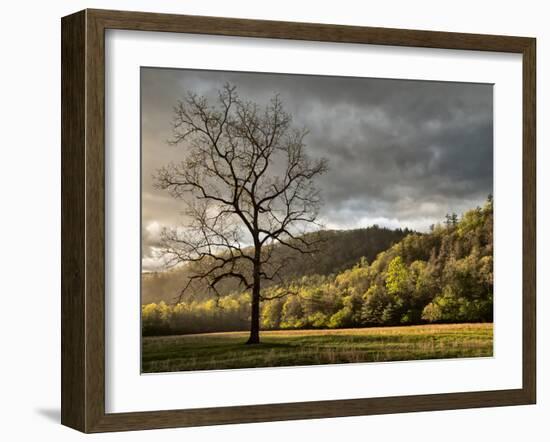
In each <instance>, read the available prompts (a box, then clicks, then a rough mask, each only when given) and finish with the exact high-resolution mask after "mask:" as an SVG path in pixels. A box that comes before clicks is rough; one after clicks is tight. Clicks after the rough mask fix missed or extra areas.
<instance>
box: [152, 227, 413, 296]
mask: <svg viewBox="0 0 550 442" xmlns="http://www.w3.org/2000/svg"><path fill="white" fill-rule="evenodd" d="M409 233H411V231H410V230H407V229H405V230H401V229H397V230H391V229H386V228H381V227H378V226H371V227H368V228H365V229H356V230H326V231H322V232H318V233H315V234H309V235H306V237H308V236H312V235H315V238H314V239H315V241H317V242H318V244H317V246H316V248H317V249H318V252H316V253H313V254H311V255H302V254H299V253H298V252H296V251H295V250H292V249H288V248H282V247H277V246H276V247H275V250H274V252H273V258H274V259H273V261H275V262H278V261H281V259H282V258H283V256H282V255H286V256H289V257H290V258H292V259H291V260H289V261H290V262H289V265H287V266H286V267H285V268H284V269H283V270H282V272H281V277H282V278H283V279H284V280H286V281H290V280H293V279H296V278H297V277H302V276H305V275H329V274H331V273H338V272H340V271H342V270H345V269H348V268H350V267H352V266H353V265H354V264H355V263H356V262H358V261H359V260H360V259H361V257H365V258H366V259H368V260H374V259H375V258H376V256H377V255H378V253H380V252H382V251H384V250H386V249H387V248H388V247H390V246H391V245H393V244H395V243H397V242H399V241H400V240H401V239H403V238H404V237H405V236H407V235H408V234H409ZM190 273H192V266H191V265H189V266H182V267H179V268H175V269H172V270H169V271H166V272H155V273H144V274H142V276H141V297H142V298H141V302H142V304H149V303H152V302H156V303H158V302H161V301H164V302H166V303H168V304H171V303H173V302H174V299H175V298H176V297H177V295H178V293H179V291H180V290H181V288H182V287H183V286H184V285H185V283H186V281H187V278H188V275H189V274H190ZM268 282H269V281H266V283H268ZM266 285H269V284H266ZM218 288H219V291H220V293H221V294H222V295H227V294H230V293H232V292H234V291H236V290H237V288H238V284H237V281H235V280H226V281H224V282H222V283H221V284H219V287H218ZM211 296H212V294H211V293H209V292H208V290H207V289H206V285H205V284H203V285H201V284H200V283H199V284H196V285H195V286H193V287H191V288H190V290H189V291H188V292H187V293H186V296H185V299H183V300H184V301H192V300H194V301H200V300H207V299H209V298H210V297H211Z"/></svg>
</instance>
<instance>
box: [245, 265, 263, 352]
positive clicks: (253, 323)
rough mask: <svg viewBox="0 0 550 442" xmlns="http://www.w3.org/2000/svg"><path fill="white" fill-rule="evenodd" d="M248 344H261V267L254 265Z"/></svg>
mask: <svg viewBox="0 0 550 442" xmlns="http://www.w3.org/2000/svg"><path fill="white" fill-rule="evenodd" d="M246 343H247V344H259V343H260V265H259V264H254V285H253V287H252V305H251V312H250V337H249V338H248V341H246Z"/></svg>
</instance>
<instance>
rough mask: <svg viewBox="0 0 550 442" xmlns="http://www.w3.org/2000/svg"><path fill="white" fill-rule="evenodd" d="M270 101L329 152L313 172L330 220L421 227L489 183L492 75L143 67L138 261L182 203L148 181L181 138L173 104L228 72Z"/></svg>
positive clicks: (317, 148)
mask: <svg viewBox="0 0 550 442" xmlns="http://www.w3.org/2000/svg"><path fill="white" fill-rule="evenodd" d="M226 82H229V83H231V84H234V85H235V86H237V92H238V94H239V96H240V97H241V98H244V99H248V100H252V101H255V102H257V103H258V104H260V105H263V104H266V103H267V102H268V100H269V98H270V97H272V96H273V94H275V93H278V94H279V95H280V97H281V100H282V102H283V104H284V106H285V109H286V110H287V111H288V112H289V113H290V114H291V115H292V116H293V121H294V124H295V125H296V126H298V127H306V128H307V129H309V131H310V133H309V135H308V136H307V137H306V140H305V141H306V144H307V152H308V153H309V155H310V156H311V157H325V158H327V159H328V161H329V171H328V172H327V173H326V174H325V175H323V176H321V177H320V178H318V180H317V186H318V187H319V188H320V189H321V192H322V197H323V201H324V205H323V208H322V210H321V213H320V218H321V221H322V222H323V223H324V224H325V226H326V227H327V228H333V229H352V228H359V227H367V226H369V225H372V224H379V225H382V226H388V227H409V228H412V229H416V230H420V231H426V230H427V229H428V227H429V225H430V224H433V223H436V222H439V221H441V220H442V219H443V218H444V216H445V214H446V213H449V212H457V213H459V214H460V213H462V212H464V211H465V210H468V209H469V208H472V207H475V206H477V205H480V204H482V202H483V201H484V200H485V199H486V197H487V195H488V194H489V193H492V189H493V88H492V85H488V84H471V83H450V82H430V81H407V80H385V79H369V78H349V77H324V76H309V75H307V76H306V75H303V76H302V75H285V74H263V73H261V74H259V73H235V72H220V71H196V70H181V69H159V68H142V71H141V96H142V181H143V182H142V186H143V187H142V225H143V270H151V269H153V268H155V267H156V265H157V263H156V261H155V260H154V259H153V258H152V257H151V251H152V250H153V249H152V248H153V247H154V246H155V244H156V243H157V241H158V234H159V232H160V229H161V228H162V226H164V225H175V224H177V223H178V221H179V220H180V217H179V216H180V215H179V214H180V212H181V206H180V205H179V204H181V203H179V204H178V201H176V200H174V199H172V198H171V197H170V196H169V195H168V194H167V193H165V192H163V191H160V190H156V189H154V188H153V186H152V184H153V179H152V175H153V173H154V172H155V170H156V169H158V168H160V167H162V166H163V165H166V164H167V163H169V162H170V161H178V160H179V161H181V154H182V148H181V147H174V146H169V145H168V144H167V143H166V140H168V139H169V138H170V137H171V126H170V124H171V121H172V109H173V106H174V105H175V104H176V102H177V100H178V99H179V98H183V97H184V95H185V94H186V93H187V92H188V91H192V92H195V93H198V94H201V95H206V96H208V97H212V98H214V97H216V94H217V90H218V89H220V88H221V87H222V86H223V84H224V83H226Z"/></svg>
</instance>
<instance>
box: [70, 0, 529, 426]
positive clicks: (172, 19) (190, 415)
mask: <svg viewBox="0 0 550 442" xmlns="http://www.w3.org/2000/svg"><path fill="white" fill-rule="evenodd" d="M106 29H127V30H141V31H159V32H187V33H195V34H212V35H227V36H243V37H258V38H284V39H292V40H309V41H326V42H345V43H361V44H365V43H366V44H378V45H393V46H408V47H429V48H446V49H458V50H480V51H500V52H513V53H520V54H522V55H523V129H524V130H523V387H522V388H520V389H515V390H500V391H481V392H469V393H448V394H436V395H417V396H403V397H385V398H365V399H349V400H338V401H316V402H300V403H286V404H267V405H251V406H235V407H219V408H202V409H188V410H169V411H147V412H139V413H116V414H106V413H105V388H106V387H105V160H104V158H105V142H104V140H105V102H104V101H105V47H104V44H105V41H104V35H105V30H106ZM62 40H63V42H62V241H63V244H62V423H63V424H65V425H68V426H70V427H73V428H76V429H78V430H80V431H84V432H101V431H122V430H141V429H150V428H169V427H183V426H197V425H216V424H229V423H241V422H242V423H244V422H262V421H280V420H289V419H312V418H326V417H339V416H356V415H366V414H382V413H403V412H413V411H430V410H445V409H459V408H473V407H487V406H504V405H520V404H532V403H534V402H535V398H536V354H535V342H536V338H535V330H536V325H535V281H536V279H535V277H536V275H535V271H536V253H535V245H536V230H535V229H536V220H535V213H536V207H535V198H536V191H535V184H536V178H535V169H536V158H535V127H536V126H535V112H536V104H535V79H536V77H535V53H536V47H535V40H534V39H532V38H526V37H509V36H494V35H477V34H458V33H448V32H432V31H414V30H402V29H384V28H364V27H355V26H338V25H326V24H323V25H320V24H310V23H289V22H274V21H261V20H240V19H228V18H216V17H196V16H182V15H169V14H151V13H141V12H122V11H102V10H86V11H82V12H79V13H77V14H73V15H71V16H68V17H65V18H64V19H63V20H62Z"/></svg>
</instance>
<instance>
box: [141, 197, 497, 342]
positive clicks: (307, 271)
mask: <svg viewBox="0 0 550 442" xmlns="http://www.w3.org/2000/svg"><path fill="white" fill-rule="evenodd" d="M370 229H375V230H376V232H377V233H381V234H382V236H384V235H385V236H384V238H385V240H386V241H387V242H388V246H387V249H385V250H381V249H379V250H378V252H379V253H377V254H376V256H373V255H372V250H373V249H374V247H371V245H369V246H368V247H367V246H366V245H365V244H364V243H361V241H360V240H359V239H358V238H357V237H356V236H355V235H364V238H369V237H370V235H369V234H368V232H371V233H372V232H374V231H373V230H369V229H365V230H360V231H350V232H337V233H334V232H332V233H331V232H325V233H326V234H327V235H342V234H344V235H343V236H342V238H343V239H342V241H332V242H330V241H329V242H327V244H330V246H327V249H326V250H325V251H324V253H323V254H322V256H317V257H313V258H309V259H308V260H303V262H300V263H299V265H297V266H296V267H294V268H293V272H294V273H289V275H291V276H293V275H294V276H296V275H302V276H299V277H295V278H294V280H293V282H292V283H291V284H290V285H285V286H284V287H283V286H278V285H273V286H271V287H267V288H266V289H265V290H264V294H263V295H264V297H265V299H271V300H269V301H264V302H263V303H262V311H261V315H262V316H261V326H262V329H264V330H269V329H304V328H313V329H314V328H347V327H368V326H380V325H408V324H421V323H451V322H491V321H492V319H493V203H492V198H489V199H488V200H487V202H486V203H485V205H484V206H483V207H478V208H475V209H472V210H470V211H468V212H466V213H465V214H463V216H462V217H460V219H459V218H458V217H457V216H456V215H451V216H448V217H447V219H446V220H445V222H444V223H442V224H439V225H435V226H432V229H431V231H430V233H426V234H419V233H414V232H403V231H397V232H396V231H389V230H387V229H378V228H376V227H372V228H370ZM354 232H355V233H354ZM357 232H361V233H357ZM346 234H347V235H349V237H346V236H345V235H346ZM404 234H406V236H404ZM392 235H395V236H398V237H399V236H400V238H398V239H400V240H399V241H398V242H396V243H395V244H393V245H391V243H392V242H393V238H395V236H392ZM372 237H373V238H374V237H375V236H372ZM344 238H345V239H346V240H344ZM372 241H374V239H373V240H372ZM377 241H380V242H379V243H376V244H377V245H381V244H382V242H383V241H382V240H377ZM369 250H370V251H371V252H370V253H369ZM331 260H333V261H331ZM352 260H353V262H352ZM331 262H336V266H335V268H334V270H333V271H331ZM348 263H350V264H349V265H348ZM345 267H347V268H345ZM155 277H159V276H158V275H157V276H151V278H155ZM163 296H166V295H165V294H164V295H163ZM163 299H167V297H165V298H163ZM145 300H146V299H145ZM249 306H250V303H249V294H247V293H236V292H235V293H229V294H227V295H225V296H222V297H220V298H219V299H218V298H216V299H205V298H202V299H197V298H194V299H193V300H188V301H184V302H181V303H179V304H177V305H170V304H166V303H164V302H161V303H158V304H156V303H151V304H148V305H144V306H143V311H142V313H143V333H144V335H155V334H183V333H199V332H209V331H230V330H246V329H247V328H248V325H249V308H250V307H249Z"/></svg>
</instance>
